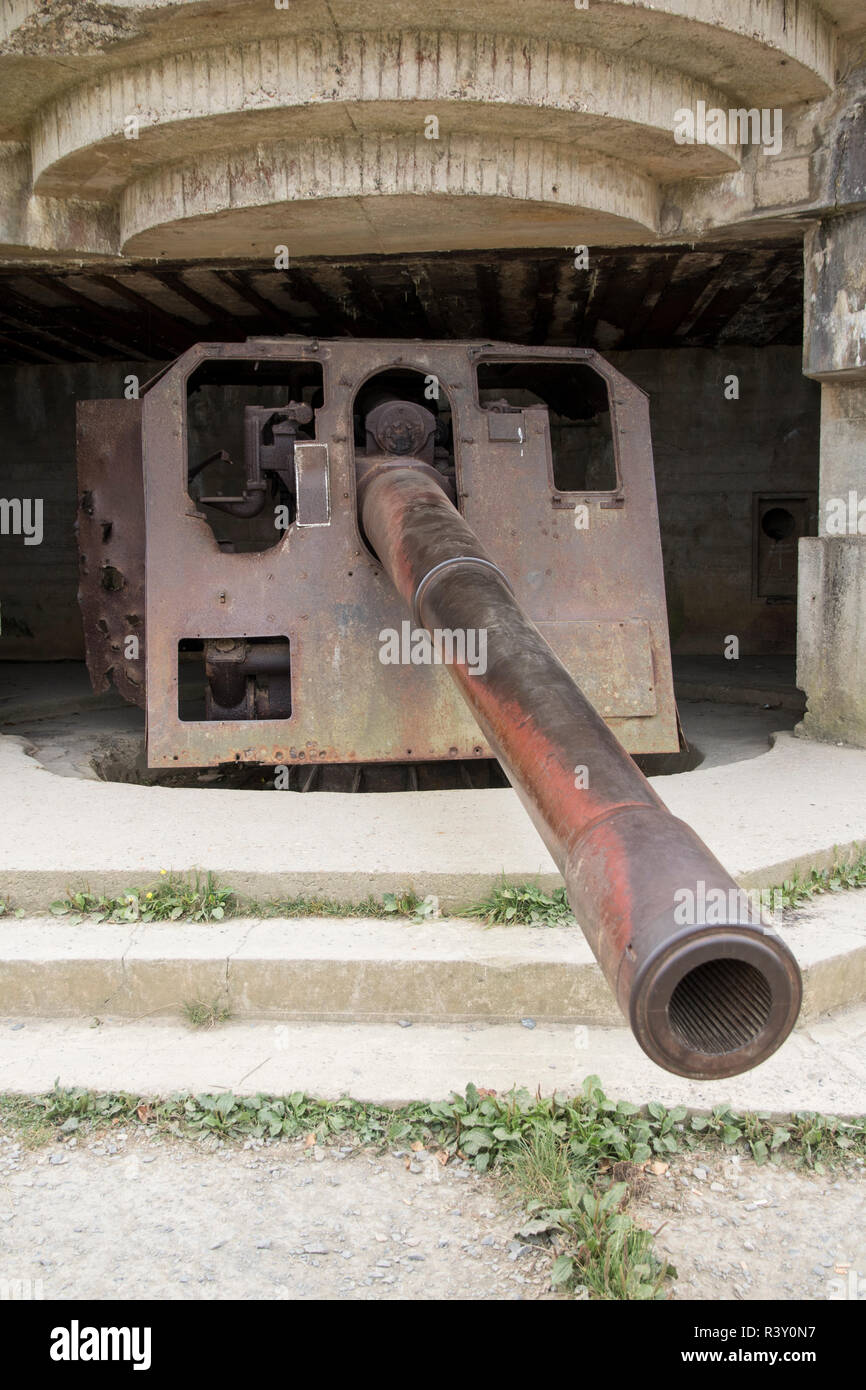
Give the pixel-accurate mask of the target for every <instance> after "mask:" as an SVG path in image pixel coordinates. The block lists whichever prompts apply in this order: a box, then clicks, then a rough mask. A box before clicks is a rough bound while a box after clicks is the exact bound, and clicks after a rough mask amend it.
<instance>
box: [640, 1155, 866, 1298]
mask: <svg viewBox="0 0 866 1390" xmlns="http://www.w3.org/2000/svg"><path fill="white" fill-rule="evenodd" d="M632 1214H633V1215H634V1216H635V1218H636V1219H637V1220H638V1221H640V1223H641V1225H643V1226H646V1227H648V1228H649V1229H650V1230H654V1231H658V1232H659V1234H658V1239H657V1241H656V1249H657V1252H658V1253H659V1254H660V1255H663V1256H666V1257H667V1258H668V1259H669V1260H670V1261H671V1263H672V1264H674V1265H675V1266H676V1269H677V1272H678V1275H679V1278H678V1280H677V1284H676V1294H675V1297H676V1298H677V1299H757V1298H767V1299H779V1300H789V1299H834V1300H836V1299H841V1298H845V1297H851V1296H852V1294H851V1289H852V1288H853V1289H854V1291H855V1293H854V1295H853V1296H856V1297H859V1298H861V1299H863V1300H866V1173H864V1168H863V1164H862V1163H859V1164H857V1165H856V1166H854V1167H852V1168H849V1169H847V1170H846V1171H844V1172H838V1171H837V1172H834V1173H832V1174H827V1175H825V1176H823V1177H822V1176H819V1175H818V1174H816V1173H811V1172H807V1171H803V1170H802V1169H794V1168H792V1167H789V1166H787V1165H785V1166H779V1167H776V1166H775V1165H773V1164H764V1165H763V1166H762V1167H760V1168H759V1167H758V1166H757V1165H756V1164H755V1163H753V1162H752V1160H751V1158H750V1157H744V1156H742V1155H740V1154H732V1155H730V1156H727V1157H720V1156H719V1155H717V1154H712V1155H711V1156H708V1155H706V1154H705V1155H703V1156H700V1155H696V1154H690V1155H689V1156H688V1158H686V1157H677V1158H674V1160H673V1162H672V1163H671V1165H670V1168H669V1169H668V1171H667V1172H666V1173H665V1174H663V1175H660V1176H659V1177H657V1178H656V1179H655V1180H654V1181H653V1182H652V1184H651V1187H650V1190H649V1191H648V1192H647V1193H646V1194H645V1195H644V1196H643V1197H642V1198H641V1200H640V1201H639V1202H637V1203H636V1204H635V1205H634V1206H633V1207H632ZM660 1227H661V1228H662V1229H661V1230H660V1229H659V1228H660ZM849 1272H850V1273H849Z"/></svg>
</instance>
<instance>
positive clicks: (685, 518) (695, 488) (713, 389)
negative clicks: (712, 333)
mask: <svg viewBox="0 0 866 1390" xmlns="http://www.w3.org/2000/svg"><path fill="white" fill-rule="evenodd" d="M611 360H612V361H613V362H614V363H615V365H616V366H617V367H619V369H620V370H621V371H623V372H625V374H626V375H627V376H630V377H631V378H632V379H633V380H635V381H636V382H638V384H639V385H641V386H642V387H643V388H644V389H645V390H646V391H648V392H649V394H650V398H651V418H652V427H653V442H654V447H655V460H656V476H657V483H658V491H659V505H660V512H661V520H662V538H663V546H664V552H665V567H666V573H667V585H668V597H669V610H670V615H671V625H672V631H673V636H674V639H675V647H676V649H678V650H680V651H683V652H692V653H716V654H718V653H720V652H721V651H722V650H723V644H724V639H725V638H726V637H727V636H728V634H730V633H735V634H737V635H738V636H739V638H740V651H741V653H742V654H743V655H746V654H748V653H750V652H762V651H763V652H766V651H773V652H792V651H793V650H794V643H795V625H796V614H795V608H794V604H793V603H787V604H784V603H768V602H767V601H766V600H763V599H761V600H755V599H753V598H752V506H753V493H756V492H762V491H763V492H779V493H784V492H797V491H806V490H813V491H814V490H816V489H817V467H818V429H819V387H818V386H817V385H816V384H815V383H813V382H810V381H807V380H806V379H805V378H803V377H802V375H801V363H800V352H799V349H797V348H769V349H763V350H759V349H743V348H740V349H731V350H723V351H715V352H709V351H703V350H691V349H686V348H683V349H677V350H670V351H661V352H650V351H647V352H633V353H619V354H612V355H611ZM153 370H155V368H153V367H148V366H145V365H144V364H141V363H136V364H134V365H133V364H124V363H116V364H111V365H105V364H102V365H74V366H73V365H68V366H54V367H16V368H3V369H0V498H3V497H5V498H9V497H41V498H43V500H44V511H45V522H44V525H45V536H44V540H43V542H42V544H41V545H39V546H25V545H24V542H23V538H22V537H20V536H0V605H2V636H0V659H4V658H5V659H24V660H28V659H30V660H50V659H57V658H80V657H81V655H82V653H83V646H82V635H81V623H80V619H79V614H78V606H77V601H76V589H77V559H76V546H75V534H74V530H73V526H74V522H75V506H76V477H75V460H74V442H75V402H76V400H78V399H82V398H85V397H100V396H113V395H121V394H122V392H123V380H124V377H125V376H126V375H127V373H128V372H135V373H136V374H137V375H139V377H140V379H141V380H142V381H145V380H147V378H148V377H149V376H150V375H151V374H152V372H153ZM731 373H733V374H736V375H737V376H738V378H739V391H740V397H739V400H725V398H724V378H725V377H726V376H728V375H729V374H731Z"/></svg>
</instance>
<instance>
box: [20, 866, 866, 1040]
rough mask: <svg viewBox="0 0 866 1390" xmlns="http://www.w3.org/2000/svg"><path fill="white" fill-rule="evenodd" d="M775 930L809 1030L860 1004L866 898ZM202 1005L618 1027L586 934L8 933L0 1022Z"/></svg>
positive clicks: (334, 930) (845, 900) (72, 927)
mask: <svg viewBox="0 0 866 1390" xmlns="http://www.w3.org/2000/svg"><path fill="white" fill-rule="evenodd" d="M779 930H780V932H781V934H782V935H783V936H784V938H785V939H786V940H787V942H788V943H789V945H790V946H791V948H792V949H793V951H794V953H795V954H796V956H797V958H798V960H799V962H800V965H801V968H802V970H803V974H804V980H805V999H804V1006H803V1012H802V1015H801V1022H806V1021H809V1020H811V1019H814V1018H816V1017H818V1016H819V1015H820V1014H822V1013H825V1012H827V1011H828V1010H829V1009H835V1008H839V1007H842V1006H845V1005H848V1004H852V1003H856V1002H860V1001H863V1000H866V890H861V891H852V892H846V893H839V894H836V895H826V896H824V897H822V898H819V899H816V900H815V902H814V903H813V904H811V905H810V906H809V907H808V909H806V910H802V911H799V912H797V913H796V914H792V915H791V916H790V918H789V919H788V920H787V921H782V922H781V923H780V927H779ZM197 1000H200V1001H203V1002H205V1003H211V1002H212V1001H215V1000H219V1001H220V1003H221V1004H222V1005H223V1006H224V1007H226V1008H227V1009H229V1010H230V1012H231V1014H232V1016H233V1017H236V1018H256V1019H261V1018H276V1019H281V1020H284V1021H286V1022H302V1021H329V1022H360V1023H364V1022H377V1023H393V1022H397V1021H399V1020H404V1021H409V1022H412V1023H435V1024H447V1023H456V1024H460V1023H464V1022H484V1023H514V1022H519V1020H520V1019H522V1018H527V1017H528V1018H531V1019H533V1020H535V1021H536V1022H539V1023H541V1022H545V1023H569V1024H572V1025H575V1024H580V1025H603V1026H618V1025H619V1024H621V1022H622V1018H621V1015H620V1013H619V1010H618V1008H617V1005H616V1003H615V1001H614V998H613V995H612V993H611V991H610V989H609V987H608V984H607V982H606V980H605V978H604V976H603V975H602V973H601V970H600V968H599V966H598V965H597V964H596V962H595V960H594V958H593V955H592V953H591V951H590V949H589V947H588V945H587V944H586V941H585V940H584V937H583V934H582V933H581V932H580V931H579V930H578V929H577V928H576V927H555V928H545V927H490V928H488V927H485V926H483V925H481V924H479V923H476V922H471V921H461V920H455V919H451V920H441V921H435V922H430V923H423V924H417V925H416V924H413V923H411V922H407V921H394V920H393V919H390V920H384V921H380V920H376V919H371V918H345V919H333V918H299V919H292V920H286V919H272V920H265V921H260V920H256V919H248V918H236V919H232V920H230V921H228V922H224V923H218V924H217V923H208V924H196V923H189V922H184V923H150V924H146V925H142V924H137V925H130V926H125V925H117V924H112V923H100V924H98V925H93V924H91V923H88V922H86V921H83V922H81V923H79V924H75V923H72V922H67V921H66V920H65V919H63V918H49V919H45V918H24V919H20V920H15V919H11V920H10V919H8V918H7V919H4V920H3V924H2V925H0V1015H2V1014H6V1015H9V1016H15V1017H28V1016H57V1017H74V1016H78V1017H87V1018H91V1017H94V1016H97V1017H104V1016H106V1015H110V1016H112V1017H117V1018H140V1017H142V1016H144V1015H148V1016H152V1015H154V1014H158V1013H164V1014H165V1015H174V1016H180V1015H182V1013H183V1006H184V1004H185V1003H188V1002H192V1001H197Z"/></svg>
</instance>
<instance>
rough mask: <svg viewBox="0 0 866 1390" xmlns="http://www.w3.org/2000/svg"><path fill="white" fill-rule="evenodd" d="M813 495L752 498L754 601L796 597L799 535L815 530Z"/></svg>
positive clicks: (770, 494)
mask: <svg viewBox="0 0 866 1390" xmlns="http://www.w3.org/2000/svg"><path fill="white" fill-rule="evenodd" d="M816 508H817V499H816V497H815V494H814V493H798V494H791V493H761V494H760V495H756V496H755V498H754V510H753V518H752V588H753V593H754V597H755V598H763V599H766V600H767V601H768V602H770V603H785V602H793V601H794V600H795V599H796V597H797V564H798V550H799V542H800V537H801V536H811V535H814V534H815V531H816Z"/></svg>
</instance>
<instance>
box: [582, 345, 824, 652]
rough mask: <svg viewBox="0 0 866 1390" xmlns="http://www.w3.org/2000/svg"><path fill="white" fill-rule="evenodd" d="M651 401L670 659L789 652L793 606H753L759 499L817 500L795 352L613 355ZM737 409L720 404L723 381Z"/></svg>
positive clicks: (815, 407) (810, 401)
mask: <svg viewBox="0 0 866 1390" xmlns="http://www.w3.org/2000/svg"><path fill="white" fill-rule="evenodd" d="M609 356H610V359H611V361H612V362H613V363H614V364H615V366H617V367H618V368H619V370H620V371H621V372H624V373H625V375H626V376H628V377H631V379H632V380H633V381H635V382H637V384H638V385H639V386H642V387H643V389H644V390H645V391H647V392H648V393H649V396H650V403H651V404H650V420H651V423H652V434H653V451H654V456H655V467H656V487H657V490H658V498H659V512H660V516H661V527H662V546H663V550H664V559H665V583H666V586H667V595H668V614H669V619H670V624H671V636H672V639H673V647H674V651H679V652H688V653H701V654H712V655H717V656H718V655H721V654H722V652H723V651H724V643H725V638H726V637H727V636H728V635H730V634H734V635H736V636H737V637H738V638H739V641H740V655H742V656H746V655H750V654H757V653H761V652H778V653H783V652H787V653H790V652H793V651H794V649H795V643H796V621H797V619H796V605H795V603H794V602H793V601H791V602H789V603H781V602H776V601H771V602H768V600H767V599H765V598H755V597H753V584H752V525H753V521H752V518H753V498H754V495H755V494H774V493H779V494H784V493H788V492H790V493H801V492H803V493H805V492H811V493H817V488H818V450H819V424H820V390H819V388H818V387H817V386H816V384H815V383H814V382H811V381H807V380H806V379H805V378H804V377H803V376H802V375H801V360H800V351H799V349H798V348H793V347H778V348H763V349H755V348H722V349H717V350H714V351H707V350H698V349H696V350H690V349H687V348H681V349H678V350H674V351H663V352H648V351H647V352H624V353H611V354H609ZM731 375H734V376H736V377H737V380H738V389H739V399H737V400H726V399H725V379H726V378H727V377H728V376H731Z"/></svg>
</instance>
